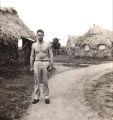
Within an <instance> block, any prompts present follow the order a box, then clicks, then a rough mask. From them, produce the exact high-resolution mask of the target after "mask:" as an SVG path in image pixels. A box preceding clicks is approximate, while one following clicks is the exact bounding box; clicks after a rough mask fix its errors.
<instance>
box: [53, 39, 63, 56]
mask: <svg viewBox="0 0 113 120" xmlns="http://www.w3.org/2000/svg"><path fill="white" fill-rule="evenodd" d="M59 40H60V39H58V38H56V37H55V38H53V41H52V48H53V51H54V53H55V55H58V51H59V49H60V47H61V44H60V42H59Z"/></svg>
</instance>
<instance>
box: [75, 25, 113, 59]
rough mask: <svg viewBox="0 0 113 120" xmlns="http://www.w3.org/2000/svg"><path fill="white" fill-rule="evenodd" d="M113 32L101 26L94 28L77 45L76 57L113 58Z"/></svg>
mask: <svg viewBox="0 0 113 120" xmlns="http://www.w3.org/2000/svg"><path fill="white" fill-rule="evenodd" d="M112 52H113V32H112V31H109V30H105V29H103V28H101V27H99V26H93V28H91V29H90V30H89V31H88V32H86V33H85V34H84V35H83V36H80V37H79V38H78V40H77V41H76V44H75V52H74V56H75V57H78V56H79V57H94V58H107V57H112Z"/></svg>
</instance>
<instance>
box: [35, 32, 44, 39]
mask: <svg viewBox="0 0 113 120" xmlns="http://www.w3.org/2000/svg"><path fill="white" fill-rule="evenodd" d="M43 37H44V33H42V32H38V33H37V38H38V40H39V41H43Z"/></svg>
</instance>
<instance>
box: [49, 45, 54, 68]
mask: <svg viewBox="0 0 113 120" xmlns="http://www.w3.org/2000/svg"><path fill="white" fill-rule="evenodd" d="M49 59H50V66H51V67H52V66H53V50H52V45H51V44H50V45H49Z"/></svg>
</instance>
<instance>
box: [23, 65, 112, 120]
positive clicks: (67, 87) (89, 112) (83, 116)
mask: <svg viewBox="0 0 113 120" xmlns="http://www.w3.org/2000/svg"><path fill="white" fill-rule="evenodd" d="M61 68H62V69H63V66H57V69H59V70H60V69H61ZM112 70H113V63H105V64H100V65H91V66H89V67H86V68H81V69H75V70H74V69H69V68H68V67H67V68H66V70H65V69H64V72H62V73H60V72H59V74H56V75H55V76H53V77H52V78H51V79H50V81H49V86H50V99H51V104H49V105H47V104H45V103H44V98H43V96H41V99H40V102H39V103H37V104H35V105H31V106H30V107H29V109H28V111H27V113H26V114H25V115H24V117H23V118H22V120H108V119H107V118H103V119H102V118H100V117H99V116H98V115H97V113H96V111H94V110H93V109H91V107H90V106H87V101H86V100H85V97H84V96H85V95H84V84H85V82H87V80H89V79H91V80H92V78H93V80H94V79H98V78H99V77H101V76H102V75H104V74H105V73H108V72H111V71H112Z"/></svg>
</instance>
